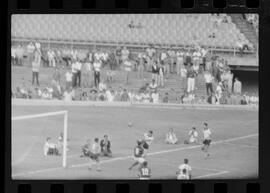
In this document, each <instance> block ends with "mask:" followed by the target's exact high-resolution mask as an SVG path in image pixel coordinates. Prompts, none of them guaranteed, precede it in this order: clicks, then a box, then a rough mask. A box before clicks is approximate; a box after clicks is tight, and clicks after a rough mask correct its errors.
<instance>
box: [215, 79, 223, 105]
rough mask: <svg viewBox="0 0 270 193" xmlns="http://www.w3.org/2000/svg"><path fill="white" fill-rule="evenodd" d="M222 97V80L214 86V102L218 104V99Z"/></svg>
mask: <svg viewBox="0 0 270 193" xmlns="http://www.w3.org/2000/svg"><path fill="white" fill-rule="evenodd" d="M221 97H222V82H219V83H218V85H217V88H216V99H217V102H216V104H220V99H221Z"/></svg>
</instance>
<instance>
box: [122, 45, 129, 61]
mask: <svg viewBox="0 0 270 193" xmlns="http://www.w3.org/2000/svg"><path fill="white" fill-rule="evenodd" d="M128 59H129V50H128V49H127V48H126V46H124V47H123V49H122V50H121V60H122V63H124V62H125V61H126V60H128Z"/></svg>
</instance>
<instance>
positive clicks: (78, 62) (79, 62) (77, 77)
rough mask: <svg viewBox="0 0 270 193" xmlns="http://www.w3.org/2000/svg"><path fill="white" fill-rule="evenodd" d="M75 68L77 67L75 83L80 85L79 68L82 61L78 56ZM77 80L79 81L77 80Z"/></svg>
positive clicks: (80, 68)
mask: <svg viewBox="0 0 270 193" xmlns="http://www.w3.org/2000/svg"><path fill="white" fill-rule="evenodd" d="M76 69H77V76H76V80H75V81H76V85H77V83H78V86H79V87H81V70H82V63H81V61H80V60H79V58H78V59H77V62H76ZM78 81H79V82H78Z"/></svg>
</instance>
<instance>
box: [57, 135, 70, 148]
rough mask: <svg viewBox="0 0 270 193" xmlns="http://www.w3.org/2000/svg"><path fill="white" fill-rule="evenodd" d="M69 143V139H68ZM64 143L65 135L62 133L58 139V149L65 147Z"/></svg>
mask: <svg viewBox="0 0 270 193" xmlns="http://www.w3.org/2000/svg"><path fill="white" fill-rule="evenodd" d="M67 141H69V139H67ZM63 142H64V134H63V132H61V133H60V135H59V137H58V142H57V147H58V149H60V148H62V147H63ZM67 151H69V149H68V148H67Z"/></svg>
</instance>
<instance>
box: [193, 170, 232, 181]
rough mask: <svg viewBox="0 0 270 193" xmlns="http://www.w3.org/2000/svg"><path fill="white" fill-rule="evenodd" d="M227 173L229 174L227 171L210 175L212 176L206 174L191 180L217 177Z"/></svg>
mask: <svg viewBox="0 0 270 193" xmlns="http://www.w3.org/2000/svg"><path fill="white" fill-rule="evenodd" d="M227 173H229V172H228V171H222V172H217V173H212V174H206V175H202V176H198V177H195V178H192V180H193V179H201V178H205V177H211V176H219V175H222V174H227Z"/></svg>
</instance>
